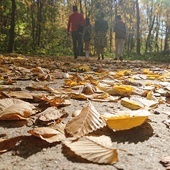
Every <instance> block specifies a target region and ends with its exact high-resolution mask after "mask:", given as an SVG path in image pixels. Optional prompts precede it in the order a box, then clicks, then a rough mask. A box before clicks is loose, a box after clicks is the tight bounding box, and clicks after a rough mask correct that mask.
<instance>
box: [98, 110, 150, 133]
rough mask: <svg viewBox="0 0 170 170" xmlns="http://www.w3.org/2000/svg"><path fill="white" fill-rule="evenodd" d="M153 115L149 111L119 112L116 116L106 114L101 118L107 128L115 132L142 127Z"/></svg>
mask: <svg viewBox="0 0 170 170" xmlns="http://www.w3.org/2000/svg"><path fill="white" fill-rule="evenodd" d="M149 115H151V113H150V112H149V111H148V110H133V111H119V112H117V113H116V114H115V115H113V114H108V113H107V114H104V115H102V116H101V117H102V118H103V119H104V120H105V121H106V124H107V126H108V127H109V128H110V129H112V130H115V131H118V130H127V129H131V128H133V127H136V126H140V125H142V124H143V123H144V122H145V121H146V119H147V118H148V116H149Z"/></svg>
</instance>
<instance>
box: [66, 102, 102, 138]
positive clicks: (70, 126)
mask: <svg viewBox="0 0 170 170" xmlns="http://www.w3.org/2000/svg"><path fill="white" fill-rule="evenodd" d="M104 126H105V121H104V120H103V119H102V118H101V117H100V113H99V112H98V111H97V110H96V109H95V107H94V106H93V105H92V104H91V102H89V104H88V105H87V106H86V107H84V108H83V109H82V110H81V113H80V114H79V115H78V116H76V117H74V118H73V119H72V120H71V121H70V122H68V123H67V124H66V128H65V130H66V132H67V133H68V134H70V135H71V136H74V137H81V136H84V135H86V134H88V133H90V132H93V131H95V130H97V129H100V128H102V127H104Z"/></svg>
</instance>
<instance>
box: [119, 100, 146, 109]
mask: <svg viewBox="0 0 170 170" xmlns="http://www.w3.org/2000/svg"><path fill="white" fill-rule="evenodd" d="M121 104H122V105H123V106H124V107H127V108H129V109H132V110H137V109H140V108H142V107H143V106H142V105H141V104H139V103H137V102H135V100H130V99H128V98H127V97H125V98H122V99H121Z"/></svg>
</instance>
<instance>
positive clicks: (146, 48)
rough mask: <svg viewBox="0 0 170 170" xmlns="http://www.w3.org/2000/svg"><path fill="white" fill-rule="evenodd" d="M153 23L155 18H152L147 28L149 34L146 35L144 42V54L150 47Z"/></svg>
mask: <svg viewBox="0 0 170 170" xmlns="http://www.w3.org/2000/svg"><path fill="white" fill-rule="evenodd" d="M154 23H155V16H154V17H153V20H152V23H151V25H150V27H149V33H148V36H147V40H146V47H145V53H146V52H147V51H148V47H150V40H151V33H152V30H153V26H154Z"/></svg>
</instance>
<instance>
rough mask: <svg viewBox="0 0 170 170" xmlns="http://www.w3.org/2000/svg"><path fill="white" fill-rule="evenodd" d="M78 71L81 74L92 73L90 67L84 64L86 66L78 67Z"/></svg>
mask: <svg viewBox="0 0 170 170" xmlns="http://www.w3.org/2000/svg"><path fill="white" fill-rule="evenodd" d="M78 70H79V71H81V72H85V71H90V67H89V66H88V65H87V64H84V65H80V66H79V67H78Z"/></svg>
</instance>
